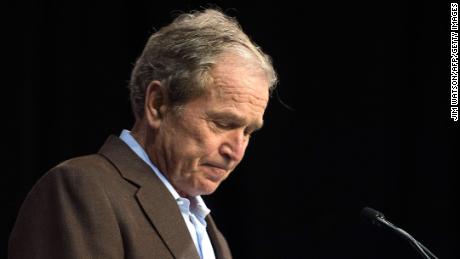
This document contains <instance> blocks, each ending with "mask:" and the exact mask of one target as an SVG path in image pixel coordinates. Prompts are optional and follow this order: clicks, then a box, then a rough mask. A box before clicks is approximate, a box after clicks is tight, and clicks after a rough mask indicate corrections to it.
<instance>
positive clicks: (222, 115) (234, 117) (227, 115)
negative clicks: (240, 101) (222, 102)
mask: <svg viewBox="0 0 460 259" xmlns="http://www.w3.org/2000/svg"><path fill="white" fill-rule="evenodd" d="M207 114H208V116H209V117H211V118H212V119H224V120H229V121H232V122H235V123H236V124H239V125H245V124H246V120H245V119H244V117H242V116H239V115H238V114H235V113H231V112H226V111H210V112H208V113H207ZM249 126H250V127H251V128H252V130H253V131H257V130H260V129H261V128H262V127H263V126H264V121H263V120H262V121H261V122H260V123H259V122H256V123H254V124H250V125H249Z"/></svg>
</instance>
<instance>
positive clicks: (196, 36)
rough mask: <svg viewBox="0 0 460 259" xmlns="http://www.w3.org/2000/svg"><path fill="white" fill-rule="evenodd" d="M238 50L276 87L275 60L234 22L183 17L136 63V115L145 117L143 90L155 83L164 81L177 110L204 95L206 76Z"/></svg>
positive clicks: (202, 15) (207, 15)
mask: <svg viewBox="0 0 460 259" xmlns="http://www.w3.org/2000/svg"><path fill="white" fill-rule="evenodd" d="M235 51H236V52H237V53H240V54H243V55H246V56H248V54H249V55H250V56H252V57H253V58H254V59H255V61H256V62H257V64H258V65H259V66H260V68H261V69H262V70H263V71H264V72H265V74H266V76H267V79H268V81H269V91H270V93H271V92H272V90H273V89H274V88H275V86H276V83H277V75H276V72H275V70H274V68H273V65H272V61H271V58H270V56H268V55H266V54H265V53H264V52H262V50H261V48H260V47H258V46H257V45H256V44H255V43H254V42H252V41H251V40H250V39H249V37H248V36H247V35H246V34H245V33H244V32H243V30H242V29H241V27H240V25H239V24H238V22H237V21H236V19H234V18H232V17H229V16H226V15H225V14H223V13H222V12H220V11H218V10H215V9H207V10H204V11H201V12H198V11H197V12H193V13H190V14H181V15H180V16H178V17H177V18H176V19H175V20H174V21H173V22H172V23H171V24H169V25H168V26H165V27H163V28H161V29H160V30H159V31H157V32H155V33H154V34H152V35H151V36H150V38H149V40H148V41H147V44H146V46H145V48H144V51H143V52H142V54H141V56H140V57H139V58H138V60H137V61H136V64H135V66H134V69H133V71H132V74H131V80H130V82H129V89H130V98H131V106H132V109H133V112H134V114H135V116H136V117H139V118H140V117H142V116H143V113H144V102H145V91H146V89H147V87H148V86H149V84H150V83H151V82H152V81H154V80H158V81H160V82H161V84H162V86H163V87H165V88H166V89H167V92H168V101H169V104H170V105H172V106H175V107H178V106H180V105H181V104H184V103H185V102H186V101H188V100H190V99H191V98H193V97H196V96H199V95H201V94H202V93H203V92H204V90H205V89H206V86H207V84H206V82H208V81H209V80H210V78H209V73H208V72H209V71H210V69H211V68H212V67H213V65H215V64H216V62H217V59H218V57H219V55H221V54H224V53H228V52H235Z"/></svg>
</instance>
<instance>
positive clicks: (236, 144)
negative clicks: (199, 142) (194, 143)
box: [219, 130, 249, 163]
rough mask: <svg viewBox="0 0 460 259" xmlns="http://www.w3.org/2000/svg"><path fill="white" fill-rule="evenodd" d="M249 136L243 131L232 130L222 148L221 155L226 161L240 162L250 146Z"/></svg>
mask: <svg viewBox="0 0 460 259" xmlns="http://www.w3.org/2000/svg"><path fill="white" fill-rule="evenodd" d="M248 141H249V136H247V135H245V134H244V131H243V130H232V131H230V132H228V134H226V136H225V140H224V142H223V143H222V145H221V146H220V150H219V151H220V154H221V155H222V156H224V157H225V158H226V159H228V160H231V161H235V162H237V163H238V162H240V161H241V160H242V159H243V156H244V152H245V151H246V147H247V146H248Z"/></svg>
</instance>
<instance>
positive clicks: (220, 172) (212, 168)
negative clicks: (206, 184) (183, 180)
mask: <svg viewBox="0 0 460 259" xmlns="http://www.w3.org/2000/svg"><path fill="white" fill-rule="evenodd" d="M204 166H205V167H206V168H208V169H209V170H207V171H208V174H207V176H208V177H209V179H210V180H212V181H221V180H222V179H223V178H224V177H225V176H226V175H227V173H228V172H229V171H230V168H228V167H225V166H222V165H219V164H215V163H206V164H204Z"/></svg>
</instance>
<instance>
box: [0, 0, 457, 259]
mask: <svg viewBox="0 0 460 259" xmlns="http://www.w3.org/2000/svg"><path fill="white" fill-rule="evenodd" d="M319 2H320V1H316V2H315V3H304V4H299V3H295V2H292V3H288V2H286V1H276V2H272V3H269V2H260V3H250V1H245V2H242V3H237V2H230V1H219V2H214V3H215V4H217V5H218V6H220V7H221V8H222V9H223V10H225V11H226V12H227V13H228V14H230V15H231V16H236V17H237V18H238V20H239V21H240V23H241V24H242V26H243V28H244V29H245V31H246V32H247V33H248V34H249V35H251V37H252V38H253V39H254V40H255V41H256V42H257V43H258V44H259V45H261V46H262V47H263V49H264V50H265V51H266V52H268V53H269V54H271V55H272V57H273V59H274V63H275V66H276V68H277V70H278V72H279V75H280V84H279V88H278V90H277V92H276V93H275V95H274V96H273V98H272V100H271V103H270V105H269V107H268V110H267V112H266V116H265V120H266V126H265V127H264V129H263V130H262V131H261V132H260V133H257V134H256V135H255V137H254V138H253V140H251V141H252V143H251V145H250V147H249V148H248V150H247V153H246V157H245V160H244V161H243V162H242V164H241V165H240V166H239V167H238V169H237V170H236V171H235V172H234V173H233V175H232V176H231V177H230V178H229V179H228V180H227V181H226V182H225V183H224V184H223V185H222V186H221V187H220V189H219V190H218V191H217V192H216V193H215V194H214V195H212V196H210V197H206V200H207V203H208V206H209V207H210V208H211V209H212V212H213V215H214V218H215V220H216V221H217V223H218V225H219V226H220V228H221V230H222V232H223V233H224V234H225V235H226V237H227V239H228V241H229V243H230V245H231V247H232V251H233V253H234V256H235V257H236V258H417V255H416V254H415V253H414V252H413V250H412V249H411V247H410V246H409V245H408V244H407V243H405V242H404V241H402V240H400V239H399V238H397V237H395V236H394V235H393V234H391V233H388V232H386V231H381V230H377V229H375V228H372V227H370V226H369V225H366V224H364V223H363V222H362V221H361V220H360V217H359V213H360V210H361V208H362V207H364V206H371V207H374V208H376V209H378V210H381V211H383V212H384V213H385V214H386V216H387V217H388V218H389V219H390V220H392V221H393V222H394V223H396V224H397V225H399V226H401V227H403V228H404V229H406V230H407V231H408V232H410V233H411V234H413V235H414V236H415V237H416V238H417V239H418V240H420V241H421V242H422V243H423V244H425V245H426V246H428V247H429V248H430V249H431V250H432V251H433V252H434V253H435V254H436V255H438V256H439V257H440V258H459V254H460V253H459V252H457V251H455V249H456V248H457V247H458V245H459V237H458V235H459V225H458V222H457V220H456V219H457V218H458V217H457V216H456V215H455V214H454V211H455V209H456V208H458V199H457V198H455V195H458V191H457V190H456V187H457V185H458V182H457V180H456V177H455V176H456V175H455V172H456V170H457V169H458V158H457V159H454V150H455V149H457V148H458V145H457V144H456V142H455V141H458V135H455V134H454V132H456V131H458V128H459V126H458V123H454V122H453V121H452V120H451V119H450V108H449V105H450V101H449V91H450V86H449V78H450V77H449V65H450V63H449V62H450V60H449V53H450V47H449V46H450V45H449V42H450V38H449V35H450V34H449V30H450V27H449V22H450V5H449V4H447V3H446V4H441V3H438V4H435V1H433V2H423V1H420V2H418V3H417V4H409V3H404V2H395V3H389V2H386V3H369V2H362V3H358V2H355V3H349V2H348V1H341V2H337V3H334V2H328V1H322V2H321V3H319ZM200 6H209V5H208V1H201V2H199V1H191V0H189V1H161V2H160V1H122V0H112V1H104V2H101V1H93V3H83V2H81V1H75V0H69V1H50V0H47V1H39V0H35V1H34V0H23V1H15V2H14V3H13V2H9V3H7V8H6V9H3V10H2V13H3V15H2V17H3V18H6V19H5V21H4V23H3V24H4V25H5V28H6V30H4V33H2V35H3V37H2V38H3V40H2V41H3V42H4V43H7V44H8V45H7V47H6V48H4V49H3V51H4V55H3V56H4V57H6V58H4V59H3V62H6V65H7V66H3V67H4V69H3V71H4V72H6V73H5V75H4V76H3V78H2V85H3V86H2V106H3V108H2V111H3V114H4V115H3V116H2V117H3V118H2V129H3V130H4V131H5V132H4V134H3V136H2V137H3V138H2V139H3V140H2V142H3V143H5V144H4V145H3V149H4V152H3V155H2V160H4V161H3V163H2V164H3V172H2V174H3V177H2V181H1V183H2V188H1V190H2V195H1V198H2V204H3V206H4V207H3V208H2V236H1V244H2V249H3V250H6V243H7V239H8V235H9V233H10V231H11V227H12V225H13V223H14V220H15V217H16V215H17V211H18V209H19V206H20V204H21V202H22V201H23V199H24V198H25V195H26V194H27V192H28V191H29V190H30V188H31V187H32V185H33V184H34V183H35V182H36V181H37V179H38V178H39V177H40V176H41V175H43V174H44V173H45V172H46V171H47V170H48V169H49V168H51V167H52V166H54V165H55V164H57V163H58V162H60V161H63V160H65V159H68V158H70V157H73V156H77V155H83V154H88V153H93V152H95V151H97V149H98V148H99V146H100V145H101V144H102V143H103V142H104V140H105V138H106V137H107V136H108V135H109V134H119V132H120V131H121V130H122V129H123V128H130V126H131V125H132V123H133V118H132V116H131V112H130V106H129V100H128V91H127V89H126V85H127V80H128V79H129V75H130V70H131V68H132V64H133V62H134V60H135V58H136V57H137V56H138V55H139V54H140V52H141V50H142V48H143V44H144V43H145V41H146V39H147V38H148V36H149V34H150V33H151V32H153V31H154V28H160V27H161V26H163V25H166V24H167V23H169V22H170V21H171V19H172V17H174V14H175V13H177V11H188V10H191V9H199V8H200ZM282 103H286V104H287V105H288V106H289V107H291V108H292V109H291V108H289V107H287V106H286V105H283V104H282ZM4 255H6V253H4V254H2V255H0V257H3V256H4Z"/></svg>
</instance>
